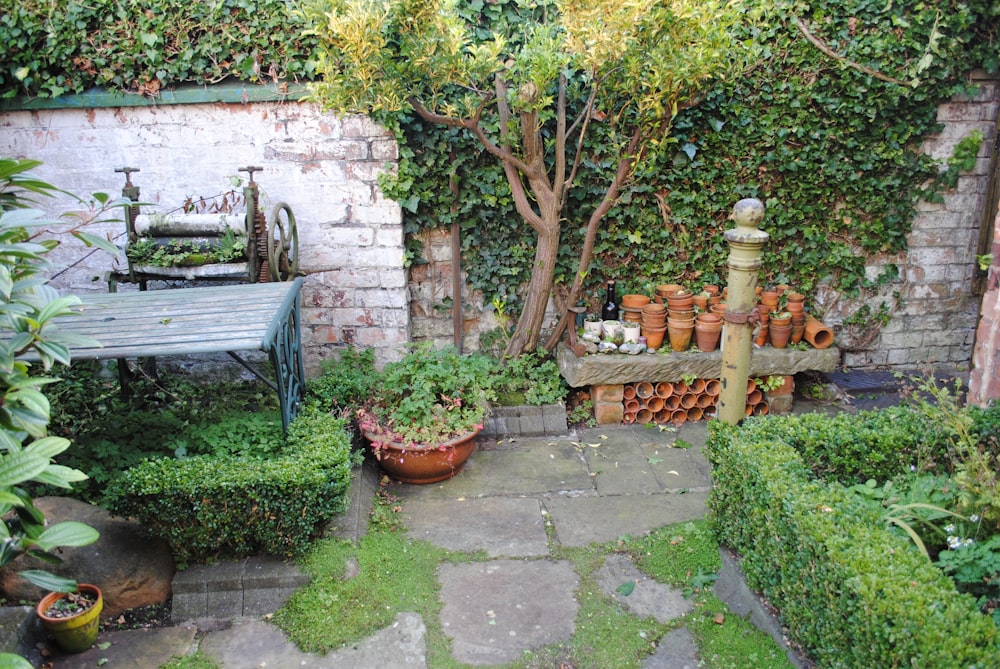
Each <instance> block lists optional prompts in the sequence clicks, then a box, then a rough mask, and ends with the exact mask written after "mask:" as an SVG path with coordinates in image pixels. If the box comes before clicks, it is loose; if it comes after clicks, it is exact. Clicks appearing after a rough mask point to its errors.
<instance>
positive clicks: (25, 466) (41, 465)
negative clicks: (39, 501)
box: [0, 452, 49, 487]
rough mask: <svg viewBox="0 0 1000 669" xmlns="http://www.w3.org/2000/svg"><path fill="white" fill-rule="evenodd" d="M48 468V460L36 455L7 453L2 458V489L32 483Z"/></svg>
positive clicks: (0, 465) (0, 461) (0, 484)
mask: <svg viewBox="0 0 1000 669" xmlns="http://www.w3.org/2000/svg"><path fill="white" fill-rule="evenodd" d="M48 466H49V459H48V458H42V457H39V456H38V455H36V454H34V453H25V452H21V453H7V454H5V455H3V456H2V457H0V487H8V486H14V485H17V484H18V483H24V482H25V481H30V480H31V479H33V478H35V477H36V476H38V475H39V474H41V473H42V472H43V471H45V468H46V467H48Z"/></svg>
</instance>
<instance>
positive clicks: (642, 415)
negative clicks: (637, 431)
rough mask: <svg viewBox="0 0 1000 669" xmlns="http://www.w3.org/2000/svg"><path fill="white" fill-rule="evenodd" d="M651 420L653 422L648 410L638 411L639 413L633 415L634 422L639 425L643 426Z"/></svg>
mask: <svg viewBox="0 0 1000 669" xmlns="http://www.w3.org/2000/svg"><path fill="white" fill-rule="evenodd" d="M651 420H653V412H652V411H650V410H649V409H639V412H638V413H637V414H636V415H635V422H636V423H638V424H639V425H645V424H646V423H648V422H650V421H651Z"/></svg>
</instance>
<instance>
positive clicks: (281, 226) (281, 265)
mask: <svg viewBox="0 0 1000 669" xmlns="http://www.w3.org/2000/svg"><path fill="white" fill-rule="evenodd" d="M282 212H284V213H285V216H284V217H282V215H281V213H282ZM267 264H268V268H269V270H270V273H271V281H287V280H288V279H293V278H295V277H296V276H297V275H298V273H299V230H298V228H297V227H296V225H295V214H293V213H292V208H291V207H290V206H288V205H287V204H285V203H284V202H279V203H278V204H276V205H274V210H273V211H272V212H271V218H270V220H269V221H268V224H267Z"/></svg>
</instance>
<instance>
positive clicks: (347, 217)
mask: <svg viewBox="0 0 1000 669" xmlns="http://www.w3.org/2000/svg"><path fill="white" fill-rule="evenodd" d="M242 95H243V96H245V95H246V93H245V92H243V93H242ZM82 97H83V96H75V97H73V98H70V100H69V103H71V104H76V105H78V106H77V107H76V108H50V109H38V110H32V111H0V153H2V154H3V155H4V156H6V157H14V158H32V159H36V160H41V161H42V162H43V163H44V164H43V165H42V166H41V167H40V168H39V169H37V170H36V171H35V173H36V174H38V176H40V177H42V178H44V179H46V180H48V181H49V182H51V183H53V184H55V185H57V186H59V187H60V188H63V189H65V190H67V191H69V192H71V193H74V194H77V195H81V196H86V195H89V194H90V193H93V192H98V191H100V192H107V193H110V194H112V195H113V196H116V197H117V196H118V195H119V194H120V193H121V188H122V186H123V185H124V183H125V180H124V176H123V175H121V174H116V173H115V172H114V170H115V168H120V167H123V166H130V167H138V168H140V169H141V171H140V172H139V173H138V174H133V175H132V179H133V182H134V183H135V184H136V185H137V186H139V187H140V188H141V199H142V201H144V202H148V203H151V205H150V206H148V207H145V208H144V210H145V211H166V210H169V209H172V208H175V207H177V206H179V205H181V204H182V203H183V202H184V200H185V199H186V198H187V197H189V196H194V197H198V196H211V195H215V194H217V193H222V192H225V191H227V190H229V189H230V188H232V183H231V178H233V177H236V176H243V177H244V178H245V174H244V173H240V172H238V171H237V170H238V168H240V167H245V166H247V165H256V166H260V167H262V168H263V170H262V171H261V172H258V173H257V174H256V175H255V180H256V181H257V182H258V183H259V185H260V188H261V191H262V199H263V201H264V203H265V205H266V206H267V210H268V211H270V208H271V206H273V204H274V203H276V202H278V201H284V202H287V203H289V204H290V205H291V207H292V208H293V210H294V212H295V216H296V219H297V224H298V231H299V243H300V249H301V251H300V267H301V270H302V271H303V272H304V273H305V275H306V276H305V282H304V287H303V302H302V305H303V314H302V320H303V326H304V327H303V343H304V348H305V353H306V355H305V360H306V365H307V368H308V370H307V371H315V369H316V368H318V364H319V361H320V360H321V359H324V358H327V357H330V356H331V355H333V353H334V351H335V350H336V349H337V348H338V347H342V346H345V345H347V344H351V343H355V344H358V345H360V346H374V347H376V349H377V351H378V358H379V359H380V360H381V361H385V360H388V359H393V358H395V357H398V354H399V353H400V351H401V348H402V345H403V344H404V343H405V342H407V341H409V339H410V319H409V300H408V295H407V285H406V273H405V270H404V269H403V230H402V216H401V211H400V208H399V206H398V205H397V204H395V203H394V202H391V201H388V200H386V199H384V198H383V197H382V196H381V193H380V192H379V189H378V187H377V178H378V175H379V173H380V172H381V171H382V170H384V169H386V168H387V167H388V168H391V167H392V165H393V164H394V162H395V160H396V158H397V155H398V152H397V147H396V143H395V140H394V139H393V137H392V136H391V135H390V134H388V133H387V132H386V131H385V130H383V129H382V128H380V127H378V126H376V125H375V124H374V123H372V122H371V121H369V120H368V119H367V118H365V117H363V116H354V117H349V118H345V119H340V118H338V117H335V116H334V115H332V114H329V113H325V112H323V111H322V110H321V109H320V108H319V107H318V106H316V105H313V104H306V103H299V102H292V101H267V102H240V101H239V99H240V98H239V96H237V97H236V101H235V102H233V101H215V102H211V101H206V102H198V103H193V104H169V105H168V104H162V103H161V104H156V105H148V104H144V105H143V106H135V107H131V106H110V107H100V108H84V107H81V106H80V105H82V104H83V102H81V98H82ZM131 97H134V96H130V98H131ZM222 97H223V99H225V95H223V96H222ZM230 97H232V96H230ZM119 99H121V98H119ZM236 190H237V192H239V190H240V187H239V186H237V188H236ZM40 204H41V205H42V206H43V207H44V208H46V209H47V210H49V211H51V212H53V213H59V212H63V211H67V210H70V209H79V206H78V205H74V203H73V202H72V201H71V200H69V199H68V198H60V199H58V200H57V201H52V202H49V201H43V202H41V203H40ZM98 229H99V230H102V231H104V232H107V233H109V234H110V235H112V236H113V237H115V238H116V239H117V240H118V242H119V243H122V242H123V239H124V224H121V223H119V224H115V225H108V226H102V228H98ZM71 242H72V240H67V242H66V243H65V244H64V245H63V247H62V248H61V249H60V250H59V251H58V252H57V253H56V254H54V255H53V258H54V260H55V261H56V262H57V264H58V266H59V271H58V273H57V276H56V279H55V280H54V284H55V285H56V286H57V287H58V288H60V289H62V290H66V291H71V292H75V293H85V292H88V291H105V290H107V286H106V284H105V283H104V281H103V276H104V274H105V273H106V272H107V271H108V270H109V269H111V267H112V260H111V258H109V257H108V255H107V254H105V253H103V252H100V251H98V252H93V251H92V250H88V249H85V248H83V247H82V246H80V245H78V244H73V243H71ZM119 289H120V290H129V289H134V286H129V285H127V284H126V285H122V286H120V288H119Z"/></svg>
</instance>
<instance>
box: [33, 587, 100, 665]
mask: <svg viewBox="0 0 1000 669" xmlns="http://www.w3.org/2000/svg"><path fill="white" fill-rule="evenodd" d="M103 607H104V598H103V596H102V595H101V589H100V588H98V587H97V586H96V585H88V584H85V583H80V584H79V585H78V586H77V587H76V589H75V590H74V591H72V592H50V593H49V594H47V595H45V597H43V598H42V600H41V601H40V602H38V604H37V605H36V606H35V612H36V613H37V614H38V617H39V619H41V621H42V627H44V628H45V630H46V631H47V632H48V633H49V634H50V635H51V636H52V638H54V639H55V640H56V643H58V644H59V646H60V647H61V648H62V649H63V650H65V651H66V652H67V653H82V652H83V651H85V650H87V649H89V648H90V647H91V646H93V645H94V644H95V643H97V633H98V632H99V631H100V622H101V619H100V616H101V610H102V608H103Z"/></svg>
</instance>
